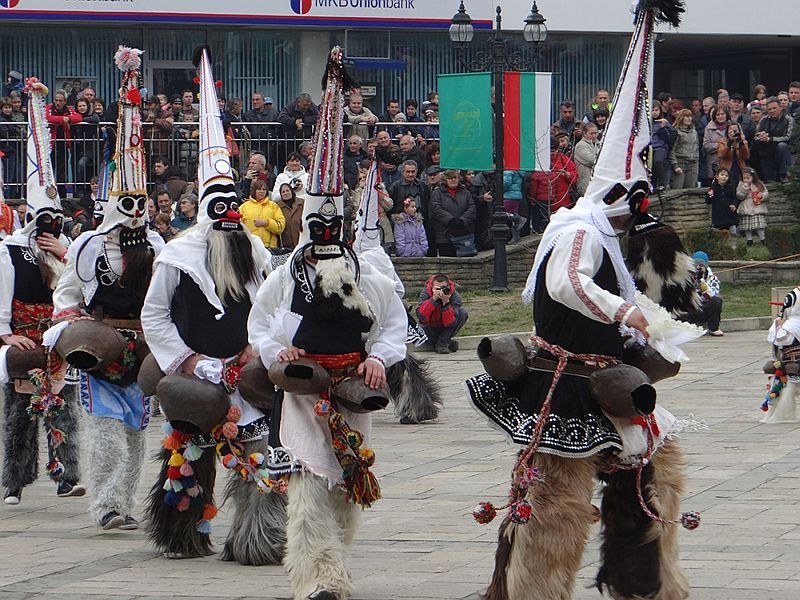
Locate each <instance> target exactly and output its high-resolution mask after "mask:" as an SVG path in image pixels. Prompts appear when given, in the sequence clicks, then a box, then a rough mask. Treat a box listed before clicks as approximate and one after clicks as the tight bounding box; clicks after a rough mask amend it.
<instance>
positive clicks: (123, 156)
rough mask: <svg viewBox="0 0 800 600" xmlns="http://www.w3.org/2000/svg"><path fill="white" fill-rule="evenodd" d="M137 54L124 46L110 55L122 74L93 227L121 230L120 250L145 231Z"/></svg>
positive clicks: (141, 241) (144, 166) (142, 237)
mask: <svg viewBox="0 0 800 600" xmlns="http://www.w3.org/2000/svg"><path fill="white" fill-rule="evenodd" d="M141 55H142V51H141V50H139V49H137V48H128V47H126V46H120V47H119V48H118V49H117V52H116V54H114V62H115V64H116V65H117V68H118V69H119V70H120V71H122V73H123V75H122V85H121V86H120V88H119V113H118V115H119V116H118V117H117V141H116V146H115V150H114V156H113V162H112V163H111V164H110V165H109V169H110V171H111V189H110V191H109V194H108V203H107V205H106V210H105V215H104V217H103V223H102V225H101V226H100V227H98V229H97V231H99V232H102V233H106V232H110V231H113V230H115V229H122V232H121V234H120V236H121V237H120V245H122V246H124V247H123V251H125V250H126V249H128V247H129V246H131V247H132V246H136V245H139V244H144V243H145V241H146V234H147V222H148V215H147V173H146V170H147V164H146V161H145V155H144V140H143V139H142V117H141V114H140V112H139V107H140V106H141V104H142V94H141V92H140V91H139V85H140V79H139V77H140V74H139V68H140V66H141V64H142V59H141ZM125 230H131V231H125ZM123 238H124V240H123Z"/></svg>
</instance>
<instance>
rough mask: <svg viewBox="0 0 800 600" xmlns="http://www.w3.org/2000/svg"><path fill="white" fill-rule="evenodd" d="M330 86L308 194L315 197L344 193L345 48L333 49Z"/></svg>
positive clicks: (328, 70)
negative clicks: (343, 63) (343, 60)
mask: <svg viewBox="0 0 800 600" xmlns="http://www.w3.org/2000/svg"><path fill="white" fill-rule="evenodd" d="M326 74H327V85H325V93H324V94H323V97H322V103H321V108H320V113H319V117H318V118H317V135H316V138H315V140H316V144H315V146H314V154H312V155H311V161H310V167H309V173H308V186H307V190H308V193H309V194H310V195H312V196H341V195H342V194H343V193H344V164H343V162H342V153H343V151H344V92H345V91H346V89H345V85H346V84H345V79H346V78H345V76H344V68H343V66H342V49H341V48H340V47H339V46H334V47H333V48H332V49H331V53H330V56H329V58H328V65H327V67H326Z"/></svg>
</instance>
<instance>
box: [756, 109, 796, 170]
mask: <svg viewBox="0 0 800 600" xmlns="http://www.w3.org/2000/svg"><path fill="white" fill-rule="evenodd" d="M793 125H794V122H793V121H792V119H791V118H790V117H789V116H788V115H786V114H785V113H784V112H782V109H781V105H780V102H779V101H778V99H777V98H776V97H775V96H771V97H770V98H768V99H767V116H766V117H762V119H761V121H759V123H758V131H757V133H756V137H755V146H756V149H757V150H758V158H759V161H760V162H761V170H762V172H763V175H764V177H763V180H764V182H765V183H766V182H767V181H775V180H778V181H780V182H781V183H786V182H788V181H789V165H790V164H791V162H792V154H791V150H790V148H789V139H790V138H791V136H792V128H793Z"/></svg>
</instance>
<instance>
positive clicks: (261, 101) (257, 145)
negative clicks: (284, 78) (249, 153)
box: [242, 92, 295, 160]
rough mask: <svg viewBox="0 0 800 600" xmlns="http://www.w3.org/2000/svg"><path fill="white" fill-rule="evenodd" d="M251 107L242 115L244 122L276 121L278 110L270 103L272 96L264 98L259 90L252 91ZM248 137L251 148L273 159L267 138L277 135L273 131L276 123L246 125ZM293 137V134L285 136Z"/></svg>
mask: <svg viewBox="0 0 800 600" xmlns="http://www.w3.org/2000/svg"><path fill="white" fill-rule="evenodd" d="M250 99H251V101H252V103H253V109H252V110H248V111H247V112H246V113H244V115H243V116H242V121H244V122H245V123H275V122H277V121H278V110H277V109H276V108H275V107H274V106H273V105H272V98H269V97H267V98H265V97H264V94H262V93H261V92H253V94H252V96H251V98H250ZM247 127H248V129H249V130H250V137H251V139H252V142H251V146H250V147H251V149H252V150H253V151H256V152H261V153H262V154H264V156H266V157H271V158H272V159H273V160H275V157H274V151H273V153H272V155H271V154H270V150H272V149H271V148H270V147H269V145H268V140H270V139H272V138H275V137H277V136H276V132H275V127H277V126H276V125H248V126H247ZM287 137H295V136H287Z"/></svg>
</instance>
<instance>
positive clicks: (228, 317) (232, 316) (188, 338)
mask: <svg viewBox="0 0 800 600" xmlns="http://www.w3.org/2000/svg"><path fill="white" fill-rule="evenodd" d="M250 307H251V302H250V298H249V297H248V298H247V299H245V300H242V301H239V302H235V301H229V302H228V304H226V305H225V315H224V316H223V317H222V318H221V319H219V320H218V319H217V318H216V315H217V309H216V308H214V307H213V306H212V305H211V304H210V303H209V301H208V299H206V296H205V294H203V292H202V291H201V290H200V287H199V286H198V285H197V284H196V283H195V282H194V280H193V279H192V278H191V277H190V276H189V275H187V274H186V273H184V272H183V271H181V278H180V281H179V282H178V287H177V288H176V289H175V295H174V296H173V297H172V307H171V309H172V322H173V323H175V327H177V328H178V333H179V334H180V336H181V338H182V339H183V341H184V342H186V345H187V346H189V348H191V349H192V350H194V351H195V352H197V353H198V354H205V355H206V356H211V357H213V358H227V357H229V356H234V355H236V354H239V352H241V351H242V350H244V348H245V346H247V317H248V315H249V314H250Z"/></svg>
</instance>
